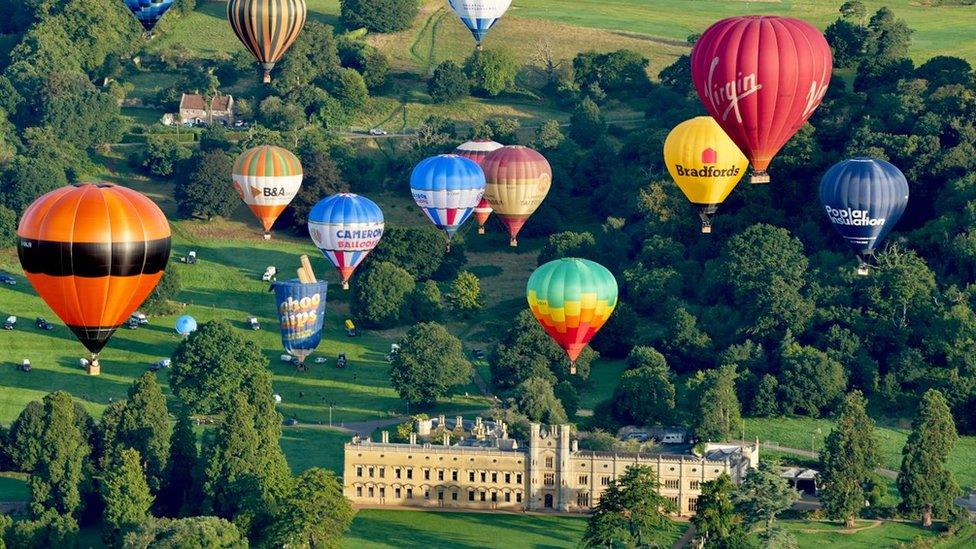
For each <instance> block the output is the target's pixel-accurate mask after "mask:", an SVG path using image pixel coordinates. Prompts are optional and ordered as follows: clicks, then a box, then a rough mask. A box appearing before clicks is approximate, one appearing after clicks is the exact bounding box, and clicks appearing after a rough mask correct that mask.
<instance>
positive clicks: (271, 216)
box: [233, 145, 302, 239]
mask: <svg viewBox="0 0 976 549" xmlns="http://www.w3.org/2000/svg"><path fill="white" fill-rule="evenodd" d="M233 178H234V190H236V191H237V194H238V195H239V196H240V197H241V199H242V200H243V201H244V203H245V204H247V207H248V208H251V211H252V212H254V215H255V217H257V218H258V219H259V220H260V221H261V225H262V226H263V227H264V238H265V239H268V238H271V234H270V231H271V226H272V225H274V222H275V220H276V219H278V216H279V215H281V212H282V211H284V209H285V208H286V207H288V204H290V203H291V201H292V200H293V199H294V198H295V195H296V194H298V189H299V188H301V186H302V164H301V162H299V161H298V157H296V156H295V155H294V154H292V153H291V152H289V151H288V150H286V149H283V148H281V147H275V146H273V145H262V146H259V147H254V148H253V149H248V150H246V151H244V152H243V153H241V155H240V156H238V157H237V160H236V161H235V162H234V174H233Z"/></svg>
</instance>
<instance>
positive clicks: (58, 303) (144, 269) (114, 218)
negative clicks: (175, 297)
mask: <svg viewBox="0 0 976 549" xmlns="http://www.w3.org/2000/svg"><path fill="white" fill-rule="evenodd" d="M17 237H18V246H17V253H18V255H19V256H20V264H21V266H22V267H23V268H24V272H25V273H26V275H27V280H29V281H30V283H31V285H32V286H34V289H35V290H36V291H37V293H38V295H40V296H41V299H43V300H44V301H45V302H46V303H47V304H48V306H50V307H51V309H52V310H53V311H54V313H55V314H56V315H58V317H60V318H61V320H63V321H64V323H65V324H66V325H67V326H68V328H70V329H71V331H73V332H74V333H75V335H76V336H77V337H78V339H79V340H80V341H81V343H82V344H83V345H84V346H85V347H86V348H87V349H88V350H89V351H91V352H92V353H93V354H97V353H98V352H99V351H101V350H102V348H103V347H105V344H106V343H107V342H108V339H109V338H110V337H112V333H113V332H115V330H116V328H118V327H119V326H121V325H122V323H123V322H125V321H126V320H127V319H128V318H129V315H131V314H132V313H133V311H135V310H136V309H137V308H138V307H139V306H140V305H142V302H143V301H145V299H146V298H147V297H149V293H150V292H152V290H153V288H155V287H156V284H157V283H158V282H159V279H160V278H162V276H163V270H164V269H165V268H166V263H167V262H168V261H169V250H170V229H169V223H168V222H167V221H166V216H165V215H163V212H162V211H160V209H159V207H158V206H156V204H155V203H154V202H153V201H152V200H149V199H148V198H146V197H145V196H143V195H142V194H139V193H137V192H136V191H133V190H131V189H127V188H125V187H120V186H116V185H112V184H109V183H94V184H93V183H85V184H81V185H73V186H68V187H62V188H60V189H57V190H54V191H51V192H49V193H47V194H45V195H44V196H42V197H40V198H38V199H37V200H35V201H34V202H33V203H32V204H31V205H30V206H28V207H27V209H26V210H25V211H24V215H23V217H21V219H20V225H19V226H18V228H17Z"/></svg>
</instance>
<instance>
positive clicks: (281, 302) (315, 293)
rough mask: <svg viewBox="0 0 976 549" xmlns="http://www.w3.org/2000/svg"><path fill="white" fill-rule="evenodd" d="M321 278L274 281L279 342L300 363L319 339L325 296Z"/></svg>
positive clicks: (316, 344) (326, 287)
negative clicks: (310, 281) (279, 331)
mask: <svg viewBox="0 0 976 549" xmlns="http://www.w3.org/2000/svg"><path fill="white" fill-rule="evenodd" d="M328 287H329V284H328V283H327V282H325V281H324V280H320V281H316V282H312V283H309V284H304V283H302V282H301V281H299V280H298V279H292V280H288V281H284V282H275V283H274V293H275V303H276V304H277V311H278V322H279V323H280V325H281V344H282V345H283V346H284V348H285V351H288V353H289V354H291V355H293V356H294V357H295V358H297V359H298V363H299V364H303V363H304V362H305V359H306V358H307V357H308V355H310V354H312V352H313V351H315V349H316V348H317V347H318V346H319V343H320V342H321V341H322V323H323V320H324V319H325V297H326V293H327V290H328Z"/></svg>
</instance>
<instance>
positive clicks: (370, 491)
mask: <svg viewBox="0 0 976 549" xmlns="http://www.w3.org/2000/svg"><path fill="white" fill-rule="evenodd" d="M366 495H367V496H369V497H373V487H372V486H370V487H369V488H367V489H366Z"/></svg>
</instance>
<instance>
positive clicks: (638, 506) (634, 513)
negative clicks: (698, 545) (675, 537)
mask: <svg viewBox="0 0 976 549" xmlns="http://www.w3.org/2000/svg"><path fill="white" fill-rule="evenodd" d="M659 490H660V483H659V481H658V477H657V474H656V473H655V472H654V470H653V469H651V468H650V467H646V466H632V467H628V468H627V470H626V471H624V474H622V475H620V477H618V478H616V479H614V480H611V481H610V485H609V486H607V489H606V490H605V491H604V492H603V495H602V496H601V497H600V502H599V503H598V504H597V506H596V509H594V511H593V514H592V515H590V519H589V520H588V521H587V523H586V532H584V534H583V541H582V544H583V546H584V547H613V546H615V545H616V544H617V543H621V544H624V545H625V546H628V547H649V546H653V545H655V544H657V543H658V542H660V541H663V540H659V539H655V537H656V535H658V533H659V532H668V531H671V530H673V529H674V524H673V523H672V522H671V519H670V518H668V513H670V512H675V511H677V509H676V506H675V504H674V503H673V502H672V501H671V500H670V499H668V498H667V497H665V496H662V495H661V493H660V492H659Z"/></svg>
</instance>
